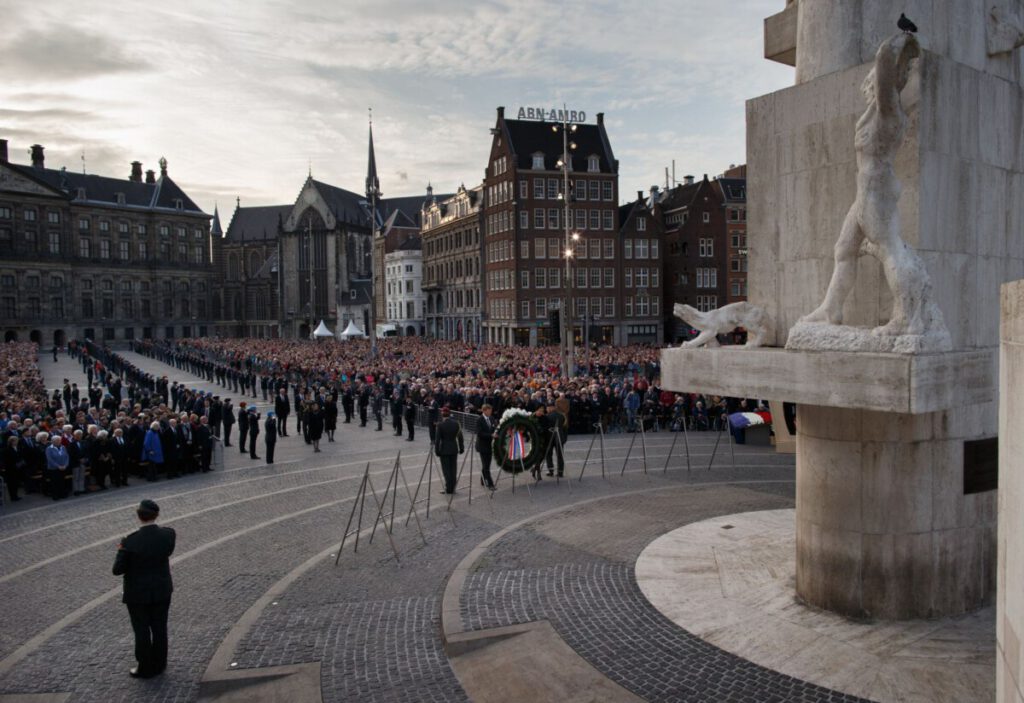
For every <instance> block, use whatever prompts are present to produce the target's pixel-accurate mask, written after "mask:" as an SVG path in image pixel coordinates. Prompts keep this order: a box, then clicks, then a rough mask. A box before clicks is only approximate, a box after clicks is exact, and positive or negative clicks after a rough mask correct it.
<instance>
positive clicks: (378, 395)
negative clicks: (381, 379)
mask: <svg viewBox="0 0 1024 703" xmlns="http://www.w3.org/2000/svg"><path fill="white" fill-rule="evenodd" d="M373 419H374V420H376V421H377V431H378V432H380V431H381V430H383V429H384V393H383V391H381V389H380V388H377V389H376V390H374V392H373Z"/></svg>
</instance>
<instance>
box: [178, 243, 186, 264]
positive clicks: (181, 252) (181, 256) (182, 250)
mask: <svg viewBox="0 0 1024 703" xmlns="http://www.w3.org/2000/svg"><path fill="white" fill-rule="evenodd" d="M178 261H180V262H182V263H184V262H186V261H188V246H186V245H185V244H179V245H178Z"/></svg>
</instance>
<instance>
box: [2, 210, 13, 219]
mask: <svg viewBox="0 0 1024 703" xmlns="http://www.w3.org/2000/svg"><path fill="white" fill-rule="evenodd" d="M9 219H11V208H9V207H0V220H9Z"/></svg>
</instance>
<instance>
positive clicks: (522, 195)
mask: <svg viewBox="0 0 1024 703" xmlns="http://www.w3.org/2000/svg"><path fill="white" fill-rule="evenodd" d="M528 197H530V188H529V186H528V185H527V182H526V179H525V178H524V179H523V180H521V181H519V199H520V200H526V199H527V198H528Z"/></svg>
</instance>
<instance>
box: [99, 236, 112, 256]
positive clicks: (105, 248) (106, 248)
mask: <svg viewBox="0 0 1024 703" xmlns="http://www.w3.org/2000/svg"><path fill="white" fill-rule="evenodd" d="M100 258H101V259H109V258H110V240H109V239H101V240H100Z"/></svg>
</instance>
